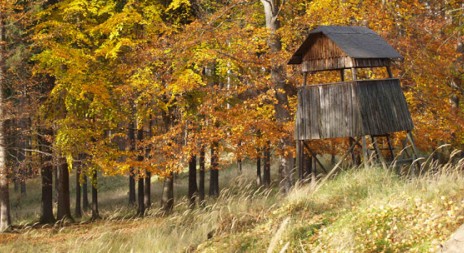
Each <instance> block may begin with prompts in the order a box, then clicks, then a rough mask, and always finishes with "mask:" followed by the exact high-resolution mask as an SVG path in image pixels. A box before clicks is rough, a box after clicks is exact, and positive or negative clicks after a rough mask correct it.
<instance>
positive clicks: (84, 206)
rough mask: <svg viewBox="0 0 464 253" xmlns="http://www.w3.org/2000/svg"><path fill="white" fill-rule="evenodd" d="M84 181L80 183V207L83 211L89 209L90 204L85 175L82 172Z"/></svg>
mask: <svg viewBox="0 0 464 253" xmlns="http://www.w3.org/2000/svg"><path fill="white" fill-rule="evenodd" d="M83 180H84V182H83V183H82V209H84V211H88V210H89V209H90V205H89V194H88V193H89V191H88V189H87V181H88V179H87V175H85V174H84V178H83Z"/></svg>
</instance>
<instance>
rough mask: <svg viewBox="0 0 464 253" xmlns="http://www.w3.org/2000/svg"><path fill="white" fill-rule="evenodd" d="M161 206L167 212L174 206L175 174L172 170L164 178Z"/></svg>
mask: <svg viewBox="0 0 464 253" xmlns="http://www.w3.org/2000/svg"><path fill="white" fill-rule="evenodd" d="M161 207H162V209H163V211H164V212H165V213H170V212H171V211H172V209H173V207H174V175H173V173H172V172H171V173H170V174H169V176H167V177H166V178H165V179H164V186H163V196H162V197H161Z"/></svg>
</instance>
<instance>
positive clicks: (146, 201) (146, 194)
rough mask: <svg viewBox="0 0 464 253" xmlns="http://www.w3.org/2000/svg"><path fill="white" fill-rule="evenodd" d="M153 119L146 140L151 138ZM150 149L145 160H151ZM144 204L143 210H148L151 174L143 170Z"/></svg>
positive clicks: (147, 150)
mask: <svg viewBox="0 0 464 253" xmlns="http://www.w3.org/2000/svg"><path fill="white" fill-rule="evenodd" d="M152 128H153V119H152V118H151V116H150V120H149V123H148V138H151V137H153V130H152ZM150 153H151V148H150V146H148V147H147V149H146V153H145V157H146V158H147V159H150V158H151V154H150ZM143 196H144V198H143V200H144V204H145V208H146V209H148V208H150V207H151V172H150V171H146V170H145V184H144V195H143Z"/></svg>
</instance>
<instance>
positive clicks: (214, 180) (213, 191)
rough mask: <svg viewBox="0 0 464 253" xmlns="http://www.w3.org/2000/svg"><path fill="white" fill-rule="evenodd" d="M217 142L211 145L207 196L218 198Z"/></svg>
mask: <svg viewBox="0 0 464 253" xmlns="http://www.w3.org/2000/svg"><path fill="white" fill-rule="evenodd" d="M218 146H219V144H218V143H217V142H213V143H212V144H211V169H210V170H209V175H210V179H209V196H212V197H218V196H219V167H218V165H219V157H218Z"/></svg>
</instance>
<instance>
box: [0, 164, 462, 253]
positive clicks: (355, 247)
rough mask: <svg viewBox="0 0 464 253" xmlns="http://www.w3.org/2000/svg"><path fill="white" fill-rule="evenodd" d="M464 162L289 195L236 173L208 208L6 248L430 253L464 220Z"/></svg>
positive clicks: (30, 231) (12, 237) (103, 224)
mask: <svg viewBox="0 0 464 253" xmlns="http://www.w3.org/2000/svg"><path fill="white" fill-rule="evenodd" d="M463 166H464V162H463V161H459V162H457V163H455V164H446V165H443V166H438V165H437V164H434V163H429V165H428V172H427V173H423V175H421V176H418V177H401V176H398V175H397V174H396V173H394V172H392V171H393V170H389V171H385V170H382V169H379V168H369V169H358V168H356V169H351V170H347V171H344V172H342V173H340V174H339V175H338V176H336V178H334V179H333V180H329V181H327V182H326V183H324V185H322V186H321V187H319V188H317V189H318V190H317V191H316V192H315V191H314V189H315V188H314V187H310V186H309V185H303V186H299V187H296V188H295V189H294V190H293V192H292V193H291V194H289V195H288V196H285V197H284V196H282V195H281V194H279V193H278V192H277V191H276V189H273V188H272V189H264V188H256V186H255V183H254V180H253V173H254V171H253V170H252V169H249V170H247V171H245V173H244V174H243V175H241V176H237V173H236V171H230V172H225V173H222V178H221V180H222V182H228V185H229V186H228V187H226V188H224V189H223V190H222V192H221V196H220V197H219V198H218V199H215V200H213V199H211V200H209V202H208V204H207V205H206V206H205V207H204V208H196V209H194V210H190V209H189V208H188V207H187V201H186V199H185V198H183V199H181V200H177V203H178V204H177V206H176V207H175V211H174V213H173V214H171V215H170V216H167V217H163V216H161V215H160V214H159V212H158V211H157V210H156V209H153V210H151V211H150V213H149V215H148V217H146V218H144V219H132V218H124V217H129V215H128V214H130V213H131V211H130V210H128V209H127V208H121V207H119V209H117V208H114V209H110V210H111V211H108V212H107V213H105V217H106V218H105V219H104V220H101V221H98V222H95V223H84V224H79V225H72V226H66V227H60V226H58V225H55V226H51V227H45V228H41V229H35V228H24V229H22V230H19V231H17V233H11V234H5V235H2V236H0V252H39V251H40V252H266V251H268V252H284V251H287V252H381V251H383V252H404V251H410V252H428V251H430V250H436V249H437V248H438V247H439V245H440V243H443V242H444V241H445V240H446V239H447V238H448V237H449V235H450V234H451V233H452V232H453V231H454V230H455V229H456V228H457V227H458V226H459V225H461V223H463V222H464V175H463V173H462V168H463ZM182 180H184V179H183V178H179V181H178V185H177V187H178V188H179V190H178V191H177V194H181V195H183V194H185V192H184V191H185V188H183V187H185V186H183V185H184V184H181V182H182ZM122 185H124V184H122ZM120 191H122V190H120ZM118 194H121V195H124V196H123V199H124V200H125V194H123V192H120V193H118ZM110 202H111V201H110ZM116 206H117V205H116Z"/></svg>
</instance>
